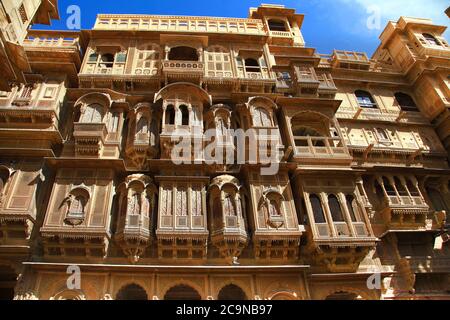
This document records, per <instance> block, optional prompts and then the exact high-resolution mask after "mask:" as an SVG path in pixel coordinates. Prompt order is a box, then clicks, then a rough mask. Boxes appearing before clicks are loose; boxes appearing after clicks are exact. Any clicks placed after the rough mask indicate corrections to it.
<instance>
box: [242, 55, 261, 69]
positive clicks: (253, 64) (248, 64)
mask: <svg viewBox="0 0 450 320" xmlns="http://www.w3.org/2000/svg"><path fill="white" fill-rule="evenodd" d="M245 72H261V68H260V66H259V63H258V61H257V60H255V59H253V58H248V59H245Z"/></svg>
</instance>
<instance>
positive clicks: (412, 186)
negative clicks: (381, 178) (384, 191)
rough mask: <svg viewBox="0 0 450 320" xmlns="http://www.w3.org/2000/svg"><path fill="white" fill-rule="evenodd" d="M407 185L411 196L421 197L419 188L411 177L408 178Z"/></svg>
mask: <svg viewBox="0 0 450 320" xmlns="http://www.w3.org/2000/svg"><path fill="white" fill-rule="evenodd" d="M406 186H407V187H408V190H409V193H410V194H411V196H413V197H420V191H419V189H417V187H416V185H415V184H414V183H413V182H412V181H411V179H406Z"/></svg>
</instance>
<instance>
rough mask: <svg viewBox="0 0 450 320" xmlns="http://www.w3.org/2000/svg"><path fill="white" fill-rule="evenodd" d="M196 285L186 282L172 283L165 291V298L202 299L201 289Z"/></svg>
mask: <svg viewBox="0 0 450 320" xmlns="http://www.w3.org/2000/svg"><path fill="white" fill-rule="evenodd" d="M189 282H190V281H189ZM196 287H197V286H193V285H192V283H189V284H186V283H185V282H182V283H179V284H176V285H172V286H170V288H169V289H168V290H166V291H165V293H164V300H202V296H201V293H200V292H201V290H198V288H196Z"/></svg>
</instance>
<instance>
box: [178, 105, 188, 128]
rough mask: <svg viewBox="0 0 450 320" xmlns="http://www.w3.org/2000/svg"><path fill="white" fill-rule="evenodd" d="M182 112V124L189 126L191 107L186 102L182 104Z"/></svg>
mask: <svg viewBox="0 0 450 320" xmlns="http://www.w3.org/2000/svg"><path fill="white" fill-rule="evenodd" d="M180 112H181V125H183V126H188V125H189V109H188V107H187V106H185V105H184V104H183V105H181V106H180Z"/></svg>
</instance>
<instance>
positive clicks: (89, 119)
mask: <svg viewBox="0 0 450 320" xmlns="http://www.w3.org/2000/svg"><path fill="white" fill-rule="evenodd" d="M102 119H103V106H101V105H99V104H91V105H89V106H87V107H86V109H85V110H84V112H83V114H82V116H81V119H80V122H82V123H101V122H102Z"/></svg>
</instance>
